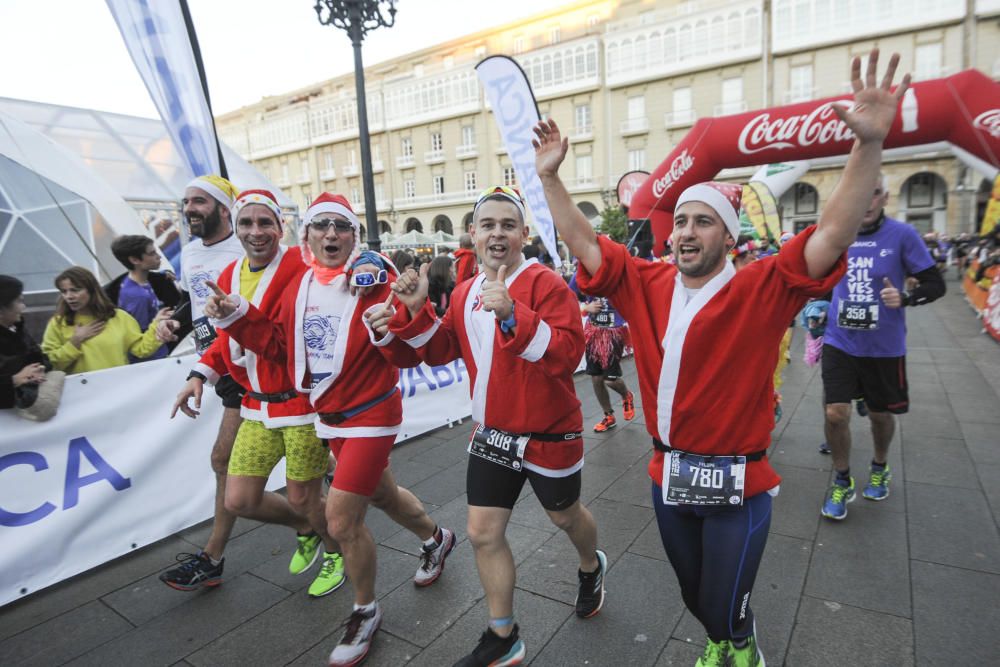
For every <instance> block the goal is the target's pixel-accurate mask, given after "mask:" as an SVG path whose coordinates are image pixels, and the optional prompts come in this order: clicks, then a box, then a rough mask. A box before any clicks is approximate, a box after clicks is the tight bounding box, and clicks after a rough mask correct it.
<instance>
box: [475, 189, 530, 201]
mask: <svg viewBox="0 0 1000 667" xmlns="http://www.w3.org/2000/svg"><path fill="white" fill-rule="evenodd" d="M492 195H507V196H508V197H513V198H514V199H516V200H517V201H520V202H523V201H524V197H522V196H521V193H520V192H518V190H517V188H512V187H510V186H509V185H495V186H493V187H490V188H486V189H485V190H483V191H482V192H480V193H479V197H478V198H477V201H482V200H484V199H486V198H487V197H490V196H492Z"/></svg>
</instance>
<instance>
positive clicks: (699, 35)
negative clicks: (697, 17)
mask: <svg viewBox="0 0 1000 667" xmlns="http://www.w3.org/2000/svg"><path fill="white" fill-rule="evenodd" d="M707 53H708V23H706V22H705V21H698V22H697V23H695V24H694V55H695V56H696V57H702V56H704V55H706V54H707Z"/></svg>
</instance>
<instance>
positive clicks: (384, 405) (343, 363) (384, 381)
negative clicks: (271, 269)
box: [216, 269, 420, 438]
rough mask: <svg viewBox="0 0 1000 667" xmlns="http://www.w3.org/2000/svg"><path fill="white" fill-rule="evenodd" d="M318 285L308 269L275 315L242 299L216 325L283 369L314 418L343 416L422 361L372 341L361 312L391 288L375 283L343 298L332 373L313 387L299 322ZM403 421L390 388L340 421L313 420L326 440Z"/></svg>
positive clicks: (390, 430)
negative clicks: (365, 291)
mask: <svg viewBox="0 0 1000 667" xmlns="http://www.w3.org/2000/svg"><path fill="white" fill-rule="evenodd" d="M390 274H391V278H390V282H391V280H392V279H394V278H395V275H396V274H395V272H394V271H392V270H391V269H390ZM315 282H316V281H315V278H314V277H313V272H312V270H311V269H308V270H306V272H305V273H303V274H302V276H301V278H300V279H299V281H298V284H297V285H294V286H293V285H291V284H290V285H289V286H288V289H286V290H285V291H284V294H282V296H281V305H280V309H279V311H278V313H277V316H276V317H274V318H268V316H267V315H266V314H264V313H263V312H261V311H260V310H258V309H257V308H254V307H253V306H252V305H250V304H248V303H247V302H246V301H245V300H244V299H240V305H239V307H238V308H237V310H236V312H234V313H233V314H232V315H230V316H229V317H227V318H225V319H223V320H219V321H218V323H217V324H216V327H217V328H219V329H223V330H225V331H228V332H229V334H230V335H231V336H232V337H233V338H235V339H237V340H238V341H240V342H241V343H242V344H243V345H244V346H246V347H248V348H250V349H252V350H254V351H255V352H257V354H259V355H260V356H262V357H266V358H268V359H271V360H273V361H274V362H276V363H282V364H285V366H286V370H287V373H288V375H289V376H291V379H292V382H293V385H294V387H295V389H297V390H298V391H300V392H302V393H303V394H307V395H308V397H309V402H310V403H311V404H312V406H313V409H314V411H315V412H317V413H328V412H347V411H349V410H352V409H355V408H358V407H360V406H364V405H365V404H368V403H372V402H375V401H377V399H379V398H382V397H384V396H386V395H387V394H389V393H390V392H392V391H393V390H394V389H395V388H396V383H397V382H398V380H399V370H398V368H397V367H398V366H403V367H410V366H416V365H418V364H419V363H420V358H419V356H417V354H416V353H415V352H414V351H413V349H412V348H411V347H410V346H408V345H406V343H404V342H402V341H401V340H399V339H397V338H396V337H395V336H394V335H393V334H391V333H389V334H387V335H386V336H384V337H383V338H381V339H379V340H376V338H375V334H374V333H373V332H372V331H371V330H370V329H369V328H368V326H367V324H366V323H365V321H364V317H363V315H364V313H365V312H367V311H368V310H372V309H374V308H379V307H381V306H382V304H383V303H384V302H385V300H386V297H387V296H388V295H389V286H388V285H387V284H386V285H378V286H377V287H376V288H375V289H374V290H372V292H371V293H369V294H368V295H366V296H360V295H357V296H348V297H347V299H348V305H347V308H346V310H345V311H344V313H343V317H342V319H341V321H340V328H339V330H338V332H337V338H336V342H335V344H334V355H335V365H336V370H335V371H334V372H333V373H331V374H330V375H329V376H327V377H325V378H323V380H322V381H321V382H319V383H318V384H317V385H316V386H315V387H313V386H312V378H311V376H310V373H309V368H308V359H307V352H306V343H305V336H304V331H303V319H304V314H305V308H306V302H307V298H308V294H309V287H310V285H312V284H314V283H315ZM330 284H331V285H335V286H337V287H339V288H341V289H344V290H345V291H346V290H347V289H348V287H347V274H346V273H345V274H341V275H340V276H338V277H337V278H334V280H333V282H331V283H330ZM402 421H403V400H402V397H401V396H400V394H399V391H395V393H392V395H391V396H389V397H388V398H386V399H384V400H381V401H378V402H377V403H376V404H375V405H373V406H372V407H370V408H368V409H365V410H362V411H361V412H359V413H357V414H355V415H353V416H351V417H348V418H347V419H346V420H344V421H342V422H341V423H339V424H336V425H332V426H331V425H328V424H324V423H323V422H322V421H320V419H319V417H318V416H317V418H316V422H315V423H316V433H317V434H318V435H319V436H320V437H323V438H366V437H379V436H386V435H395V434H397V433H399V425H400V424H401V423H402Z"/></svg>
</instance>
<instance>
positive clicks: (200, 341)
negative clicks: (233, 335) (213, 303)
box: [191, 316, 218, 354]
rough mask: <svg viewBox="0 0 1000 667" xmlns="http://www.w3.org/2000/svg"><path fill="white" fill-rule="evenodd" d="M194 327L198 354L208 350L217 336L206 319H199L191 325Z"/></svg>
mask: <svg viewBox="0 0 1000 667" xmlns="http://www.w3.org/2000/svg"><path fill="white" fill-rule="evenodd" d="M191 324H192V325H193V326H194V340H195V345H197V347H198V352H199V354H200V353H202V352H204V351H205V350H207V349H208V346H209V345H211V344H212V341H214V340H215V338H216V337H217V336H218V334H216V333H215V327H213V326H212V325H211V324H210V323H209V321H208V318H207V317H204V316H203V317H199V318H198V319H196V320H194V321H193V322H192V323H191Z"/></svg>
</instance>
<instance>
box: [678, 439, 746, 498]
mask: <svg viewBox="0 0 1000 667" xmlns="http://www.w3.org/2000/svg"><path fill="white" fill-rule="evenodd" d="M746 463H747V457H745V456H700V455H698V454H690V453H688V452H679V451H677V450H673V451H671V452H670V453H669V454H668V455H667V456H666V457H665V458H664V461H663V483H662V489H663V502H665V503H670V504H676V505H742V504H743V486H744V479H745V476H746Z"/></svg>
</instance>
